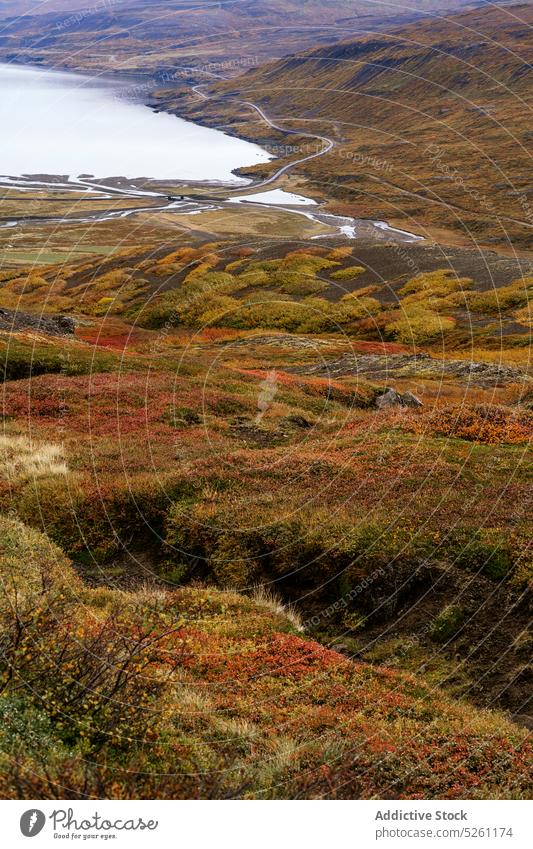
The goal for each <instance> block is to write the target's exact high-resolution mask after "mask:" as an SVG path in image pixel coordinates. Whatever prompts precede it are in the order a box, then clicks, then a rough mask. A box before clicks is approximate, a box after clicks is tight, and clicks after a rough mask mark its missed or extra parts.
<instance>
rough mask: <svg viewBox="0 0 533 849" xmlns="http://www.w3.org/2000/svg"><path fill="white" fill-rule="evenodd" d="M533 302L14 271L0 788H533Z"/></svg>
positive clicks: (438, 289)
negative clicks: (387, 400) (532, 763)
mask: <svg viewBox="0 0 533 849" xmlns="http://www.w3.org/2000/svg"><path fill="white" fill-rule="evenodd" d="M383 250H387V249H386V248H385V247H383ZM532 297H533V277H532V276H531V274H530V272H529V271H527V270H526V272H524V271H523V269H521V268H520V267H518V266H517V265H513V264H512V263H510V264H509V267H508V269H507V271H506V272H505V275H504V276H503V277H502V278H501V279H500V278H499V285H498V286H492V287H491V286H488V285H487V283H486V279H485V278H483V279H481V277H480V278H477V276H476V274H472V275H471V276H466V275H464V274H459V273H455V272H454V271H452V270H450V269H449V268H443V267H442V265H440V266H439V265H438V264H437V265H435V264H434V265H433V266H432V267H428V268H426V270H423V271H418V273H409V274H404V273H402V274H399V275H396V276H393V275H391V277H390V278H388V279H378V277H377V276H376V274H375V273H374V272H373V271H372V269H371V268H369V267H368V266H367V265H364V264H362V261H361V258H360V256H359V255H358V254H357V255H356V251H355V250H352V249H351V248H346V247H345V246H343V247H339V246H338V244H335V243H334V242H333V243H332V244H331V245H329V244H324V243H322V244H321V245H320V246H317V245H316V244H312V245H311V246H309V245H308V246H305V247H302V246H301V245H300V246H297V245H295V244H292V245H291V244H286V243H275V244H273V243H271V242H269V244H268V246H267V247H266V248H265V249H264V250H262V249H260V248H257V247H256V248H255V249H254V250H251V249H249V248H243V247H242V246H241V245H240V244H239V243H237V242H232V241H231V240H228V241H218V242H213V241H211V242H204V243H196V244H194V245H189V246H183V245H179V246H171V245H170V246H167V247H165V246H161V245H155V246H153V247H152V248H151V249H149V250H148V249H147V248H146V247H145V246H143V247H142V248H138V249H136V250H133V249H128V250H125V251H123V252H122V253H120V252H119V253H118V254H115V255H114V256H112V257H109V258H107V259H104V260H102V259H100V260H98V261H94V260H92V259H91V260H80V261H77V262H73V263H70V264H62V265H61V266H60V267H59V266H58V265H57V264H56V265H53V266H52V265H45V266H42V267H38V268H30V269H27V270H26V269H24V268H20V267H17V268H14V269H12V270H6V271H5V272H3V274H2V281H1V287H0V307H1V308H2V309H3V310H4V313H3V320H4V322H7V324H6V327H5V329H1V328H0V349H1V362H2V367H3V378H4V380H3V384H2V416H3V432H2V437H1V441H0V505H1V507H2V511H3V514H4V518H2V519H1V526H0V530H1V533H0V568H1V573H0V574H1V578H2V581H1V589H0V617H1V636H0V640H1V646H2V650H1V668H0V674H1V693H0V715H1V717H2V732H1V734H0V771H1V773H2V788H3V789H2V793H3V795H4V796H6V797H8V798H11V797H14V798H20V797H23V798H42V797H51V798H65V797H67V798H77V797H111V798H143V797H146V798H149V797H154V796H155V797H161V798H227V797H239V798H309V797H317V796H319V797H328V798H353V797H354V796H355V797H361V798H376V797H378V798H389V797H391V796H392V797H400V798H465V797H466V798H499V797H505V798H508V797H513V798H514V797H517V798H521V797H524V796H525V795H527V792H528V786H530V776H529V775H528V772H527V770H528V758H529V757H530V751H529V748H528V746H529V744H528V741H527V735H526V732H525V731H524V730H522V728H521V727H520V726H521V724H523V721H524V715H525V714H526V713H527V707H526V699H527V677H526V675H527V657H528V655H529V642H528V637H527V618H528V617H527V595H526V593H527V587H528V584H529V582H530V581H531V566H532V562H531V548H530V540H531V510H530V506H531V504H530V496H531V475H530V468H531V466H530V439H531V433H532V424H533V412H532V406H533V388H532V386H531V378H530V376H529V372H528V342H529V336H530V331H531V327H530V319H529V305H530V300H531V298H532ZM10 311H12V314H13V315H15V314H16V315H17V316H18V320H17V323H16V326H15V324H14V323H13V322H12V324H11V325H9V322H8V318H9V315H11V312H10ZM58 313H60V314H62V315H65V316H67V317H70V318H72V319H73V321H74V323H73V324H72V325H71V324H69V323H68V322H64V321H63V322H57V321H56V324H55V325H54V327H57V328H59V329H58V330H57V332H55V335H54V333H53V332H51V330H50V328H51V327H52V324H50V323H49V322H48V323H42V324H41V325H39V326H37V327H36V325H35V322H30V320H29V319H28V318H26V319H24V316H32V315H36V314H38V315H40V316H43V317H46V318H48V319H50V320H51V319H52V318H54V317H55V318H57V314H58ZM25 320H26V321H27V327H25V326H24V321H25ZM72 328H74V329H72ZM388 388H394V390H395V391H396V392H397V393H398V394H399V395H401V397H402V398H405V397H408V393H413V394H414V395H415V396H417V397H418V398H419V399H420V400H421V401H422V406H417V405H416V404H415V405H411V406H402V405H392V406H390V407H383V406H381V407H380V405H379V404H378V403H377V401H378V400H379V398H380V397H382V396H383V395H384V393H385V392H386V390H387V389H388ZM393 394H394V393H393ZM489 707H490V709H491V710H488V709H487V708H489Z"/></svg>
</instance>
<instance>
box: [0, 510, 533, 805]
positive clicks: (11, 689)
mask: <svg viewBox="0 0 533 849" xmlns="http://www.w3.org/2000/svg"><path fill="white" fill-rule="evenodd" d="M0 568H1V571H2V576H3V582H2V587H3V589H2V592H1V595H0V616H1V619H2V626H3V642H4V660H3V662H2V666H3V687H2V693H1V695H0V714H1V716H2V732H1V735H0V773H1V774H2V796H3V797H4V798H13V797H15V798H75V797H80V796H81V797H94V796H96V797H104V798H106V797H111V798H150V797H156V798H183V797H185V798H197V797H199V798H227V797H228V796H229V797H233V798H236V797H245V798H307V797H310V796H312V797H313V798H316V797H317V796H318V797H327V798H353V797H359V798H370V797H371V798H375V797H378V798H379V797H385V798H389V797H391V796H392V797H400V798H420V797H424V798H501V797H504V798H510V797H511V798H514V797H522V796H523V795H524V794H525V793H526V792H527V786H528V776H527V757H528V753H529V748H528V744H527V742H526V740H525V735H524V734H523V733H522V732H521V731H520V730H519V729H517V728H516V726H512V725H510V724H508V723H507V722H506V721H505V720H504V719H503V718H500V717H499V716H497V715H489V714H486V713H484V712H479V711H475V712H474V711H472V710H471V709H470V708H468V707H467V706H460V705H457V704H453V703H452V702H450V701H449V700H447V699H446V698H445V697H443V696H442V694H441V693H439V692H438V691H432V690H431V688H429V687H427V686H426V685H425V684H424V683H423V682H422V681H421V680H417V679H416V678H415V677H413V676H408V675H402V674H397V673H394V672H390V671H387V670H386V669H381V668H371V667H369V666H365V665H361V664H354V663H352V662H351V661H348V660H346V659H345V658H343V657H342V656H341V655H339V654H337V653H335V652H332V651H328V650H327V649H324V648H323V647H321V646H320V645H318V644H317V643H314V642H312V641H309V640H306V639H304V638H302V637H300V636H298V635H297V634H296V633H295V627H294V624H293V620H292V618H291V617H288V616H287V615H286V614H285V613H284V611H283V610H282V609H281V608H278V607H277V606H276V605H275V604H273V603H271V602H269V601H265V600H264V599H258V600H256V601H253V600H250V599H247V598H244V597H242V596H238V595H235V594H234V593H227V592H226V593H224V592H219V591H216V590H212V589H209V590H208V589H201V588H197V589H192V590H191V589H182V590H176V591H173V592H160V591H159V592H155V591H149V590H145V591H143V592H142V593H135V594H132V593H127V592H119V591H113V590H99V589H95V590H94V589H93V590H91V589H88V588H86V587H84V586H83V585H82V584H81V583H80V581H79V579H78V578H76V576H75V575H74V573H73V571H72V569H71V566H70V565H69V563H68V562H67V560H66V559H65V557H64V556H63V554H62V553H61V552H60V551H59V550H58V549H57V548H55V547H54V546H53V545H52V544H50V543H49V541H48V540H47V539H46V538H45V537H43V536H42V535H40V534H38V533H36V532H35V531H31V530H29V529H27V528H25V527H24V526H23V525H21V524H20V523H18V522H16V521H14V520H11V519H1V520H0ZM14 603H15V608H13V604H14ZM104 658H105V660H104ZM58 671H59V672H60V674H58ZM141 706H142V710H139V707H141Z"/></svg>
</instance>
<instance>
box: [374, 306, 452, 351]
mask: <svg viewBox="0 0 533 849" xmlns="http://www.w3.org/2000/svg"><path fill="white" fill-rule="evenodd" d="M454 327H455V320H454V319H453V318H451V317H445V316H441V315H439V314H438V313H436V312H432V311H431V310H429V309H425V308H424V307H422V306H420V305H419V304H418V303H417V304H410V305H408V306H407V307H406V308H405V309H404V310H402V313H401V317H399V318H397V319H396V320H395V321H391V322H389V323H388V324H386V325H385V333H386V334H387V336H388V337H389V338H391V339H395V340H397V341H398V342H402V343H404V344H411V345H423V344H426V343H431V342H435V341H436V340H438V339H440V338H442V336H443V334H446V333H449V332H450V331H451V330H453V329H454Z"/></svg>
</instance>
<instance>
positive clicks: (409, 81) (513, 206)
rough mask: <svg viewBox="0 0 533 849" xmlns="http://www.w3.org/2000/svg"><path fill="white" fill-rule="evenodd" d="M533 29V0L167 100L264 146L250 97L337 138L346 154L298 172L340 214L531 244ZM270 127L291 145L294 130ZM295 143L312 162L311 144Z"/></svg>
mask: <svg viewBox="0 0 533 849" xmlns="http://www.w3.org/2000/svg"><path fill="white" fill-rule="evenodd" d="M532 23H533V7H532V6H531V5H530V4H522V5H517V6H512V7H505V8H498V7H492V6H491V7H490V8H488V7H487V8H481V9H477V10H473V11H468V12H464V13H462V14H459V15H456V16H453V17H446V18H439V19H436V20H435V19H431V20H422V21H418V22H416V23H414V24H410V25H408V26H402V27H399V28H395V29H393V30H390V31H387V32H386V33H385V32H381V33H375V34H372V35H367V36H364V37H361V38H357V39H355V40H350V41H343V42H342V43H339V44H335V45H333V46H330V47H326V48H320V49H318V50H313V51H310V52H307V53H301V54H297V55H294V56H290V57H287V58H285V59H282V60H280V61H278V62H275V63H273V64H269V65H266V66H262V67H260V68H257V69H253V70H249V71H248V72H246V73H244V74H242V75H240V76H239V77H238V78H236V79H235V80H230V81H227V82H221V83H216V84H213V85H211V86H210V87H207V86H206V87H205V88H204V89H203V91H204V93H207V94H208V95H209V100H202V101H200V99H199V98H198V97H197V96H195V97H194V98H193V97H192V96H189V97H188V96H187V95H186V94H185V93H184V92H182V93H181V96H180V95H179V93H178V94H176V93H174V95H172V93H170V92H168V91H167V92H161V93H160V99H161V103H162V105H163V107H164V108H166V109H169V110H175V111H178V112H180V113H181V114H187V115H189V116H191V117H193V118H195V119H196V120H203V121H205V122H207V123H212V124H216V125H224V126H226V127H227V128H228V129H229V130H230V131H232V132H235V133H239V134H242V135H246V136H247V137H250V138H257V139H260V140H261V141H262V142H263V143H264V142H265V141H267V140H268V137H269V129H268V127H267V126H266V124H265V122H264V121H262V120H261V119H260V118H259V117H258V115H257V113H252V111H251V110H250V108H249V107H248V106H246V105H243V101H246V102H253V103H255V104H258V105H259V106H260V107H261V108H262V109H264V110H265V111H266V114H267V115H268V116H269V118H270V119H271V120H272V121H274V122H276V123H277V124H278V125H279V124H281V126H282V127H286V128H287V129H289V128H291V129H293V130H294V129H296V130H299V129H305V130H306V131H307V132H316V133H320V134H322V135H326V136H329V137H330V138H331V139H332V140H333V141H334V142H335V146H334V148H333V150H332V151H331V152H330V153H328V155H327V156H323V157H321V158H319V159H314V160H309V161H307V162H305V163H303V164H301V165H299V166H298V168H297V170H296V173H300V174H302V175H304V176H305V177H306V178H307V180H308V189H309V191H310V192H311V194H313V195H314V196H315V197H317V198H326V199H329V200H330V201H331V208H332V209H334V210H335V211H338V212H343V213H345V214H350V215H353V216H355V217H372V218H379V217H383V218H386V219H387V220H396V221H402V222H403V225H404V226H405V227H406V228H407V229H409V230H414V231H415V232H421V233H424V232H425V233H426V234H427V235H429V236H433V237H435V238H437V240H438V237H439V236H442V232H443V231H448V234H449V232H450V231H453V232H455V233H457V234H460V235H461V236H462V237H463V238H464V239H468V240H469V241H472V240H475V241H479V242H481V243H483V244H485V245H490V244H494V245H498V246H505V247H506V248H510V249H513V250H517V249H518V250H527V249H529V248H531V244H532V236H533V193H532V189H531V186H530V182H529V174H530V166H531V141H532V138H533V136H532V133H531V130H530V128H529V123H528V119H527V116H528V115H529V113H530V110H531V106H532V94H531V93H532V90H533V89H532V87H531V58H532V47H533V36H532V33H533V28H532V26H531V24H532ZM270 134H271V137H272V139H273V140H274V144H275V145H276V149H278V150H281V151H283V134H280V133H274V132H273V131H270ZM287 139H290V142H288V143H290V144H291V145H294V141H293V139H294V137H287ZM287 139H286V140H285V141H286V142H287ZM289 149H290V150H291V155H292V156H293V158H294V157H295V156H298V155H299V156H300V157H301V155H302V152H305V151H306V150H308V149H309V140H308V139H305V138H304V139H301V140H300V147H299V148H297V149H296V152H294V147H291V148H289ZM273 167H275V166H271V168H273ZM258 171H260V172H261V173H262V172H265V173H266V172H268V167H265V166H261V168H258V169H256V171H255V173H256V174H257V172H258ZM293 173H295V172H293ZM400 226H401V225H400ZM417 227H418V228H419V229H418V230H417Z"/></svg>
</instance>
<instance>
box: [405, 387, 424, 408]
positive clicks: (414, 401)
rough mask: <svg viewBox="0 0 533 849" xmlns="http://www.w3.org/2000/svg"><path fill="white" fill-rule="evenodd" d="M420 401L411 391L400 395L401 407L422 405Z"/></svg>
mask: <svg viewBox="0 0 533 849" xmlns="http://www.w3.org/2000/svg"><path fill="white" fill-rule="evenodd" d="M423 406H424V405H423V404H422V401H421V400H420V398H417V397H416V395H413V393H412V392H409V391H407V392H404V393H403V395H402V407H415V408H417V407H423Z"/></svg>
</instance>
